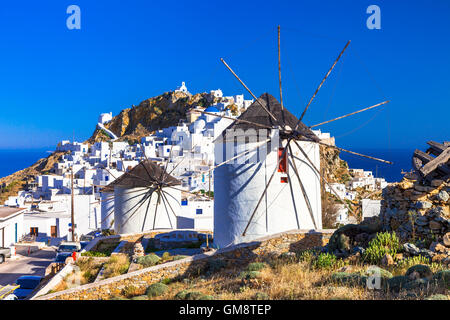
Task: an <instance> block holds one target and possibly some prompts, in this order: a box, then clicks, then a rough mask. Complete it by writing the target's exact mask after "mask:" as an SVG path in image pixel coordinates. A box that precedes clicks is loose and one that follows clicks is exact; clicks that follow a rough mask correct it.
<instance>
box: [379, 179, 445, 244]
mask: <svg viewBox="0 0 450 320" xmlns="http://www.w3.org/2000/svg"><path fill="white" fill-rule="evenodd" d="M449 192H450V187H449V185H448V184H447V183H446V182H444V181H442V180H433V181H432V182H431V185H430V186H426V185H422V184H421V183H419V182H418V181H414V180H408V179H406V178H404V179H403V180H402V181H401V182H400V183H396V184H392V185H390V186H388V187H386V188H385V189H384V190H383V199H384V200H383V201H382V210H381V214H380V218H381V221H382V223H383V226H384V227H385V229H386V230H388V231H395V232H396V233H397V235H398V236H399V237H400V238H401V239H402V240H404V241H411V240H414V239H423V240H428V241H429V242H430V241H431V242H433V241H442V240H443V237H444V235H445V234H446V233H447V232H449V231H450V230H449V227H450V210H449V204H450V196H449Z"/></svg>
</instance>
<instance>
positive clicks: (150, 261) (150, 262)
mask: <svg viewBox="0 0 450 320" xmlns="http://www.w3.org/2000/svg"><path fill="white" fill-rule="evenodd" d="M160 260H161V259H160V258H159V257H158V256H157V255H156V254H154V253H150V254H148V255H146V256H142V257H139V258H137V260H136V263H139V264H141V265H143V266H144V268H148V267H151V266H154V265H156V264H158V262H159V261H160Z"/></svg>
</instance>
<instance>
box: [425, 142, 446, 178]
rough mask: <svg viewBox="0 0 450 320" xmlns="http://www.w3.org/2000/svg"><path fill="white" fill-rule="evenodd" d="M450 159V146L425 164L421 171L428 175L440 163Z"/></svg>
mask: <svg viewBox="0 0 450 320" xmlns="http://www.w3.org/2000/svg"><path fill="white" fill-rule="evenodd" d="M449 160H450V148H447V149H446V150H444V151H443V152H442V153H441V154H440V155H438V156H437V157H436V158H434V159H433V160H432V161H430V162H428V163H427V164H425V165H424V166H423V167H422V169H420V172H421V173H422V174H423V175H424V176H426V175H428V174H429V173H431V172H432V171H434V170H435V169H436V168H437V167H438V166H439V165H441V164H445V163H447V161H449Z"/></svg>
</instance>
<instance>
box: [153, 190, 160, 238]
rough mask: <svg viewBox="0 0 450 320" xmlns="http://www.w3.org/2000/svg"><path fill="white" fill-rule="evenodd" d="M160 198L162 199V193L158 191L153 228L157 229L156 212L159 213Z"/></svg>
mask: <svg viewBox="0 0 450 320" xmlns="http://www.w3.org/2000/svg"><path fill="white" fill-rule="evenodd" d="M160 199H161V194H160V193H159V192H158V199H157V200H156V206H155V215H154V216H153V230H155V224H156V214H157V213H158V206H159V201H160Z"/></svg>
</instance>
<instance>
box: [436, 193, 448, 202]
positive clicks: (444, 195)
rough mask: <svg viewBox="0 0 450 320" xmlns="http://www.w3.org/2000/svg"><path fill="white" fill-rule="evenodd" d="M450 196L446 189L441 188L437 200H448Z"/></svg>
mask: <svg viewBox="0 0 450 320" xmlns="http://www.w3.org/2000/svg"><path fill="white" fill-rule="evenodd" d="M449 198H450V196H449V195H448V193H447V192H446V191H444V190H441V191H440V192H439V193H438V194H437V195H436V200H437V201H442V202H447V201H448V199H449Z"/></svg>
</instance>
